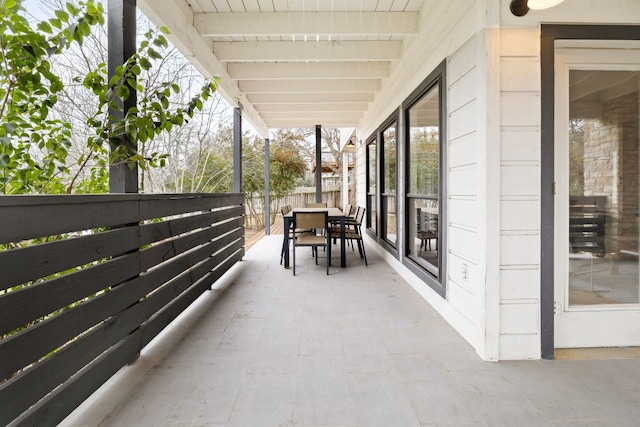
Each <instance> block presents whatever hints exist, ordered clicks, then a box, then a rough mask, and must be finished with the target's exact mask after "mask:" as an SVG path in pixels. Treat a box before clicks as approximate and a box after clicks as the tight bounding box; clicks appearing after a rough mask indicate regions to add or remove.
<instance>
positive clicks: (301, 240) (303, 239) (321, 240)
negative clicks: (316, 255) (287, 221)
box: [296, 234, 327, 246]
mask: <svg viewBox="0 0 640 427" xmlns="http://www.w3.org/2000/svg"><path fill="white" fill-rule="evenodd" d="M326 241H327V238H326V237H325V236H316V235H313V234H301V235H299V236H298V237H297V239H296V245H298V246H303V245H324V244H325V243H326Z"/></svg>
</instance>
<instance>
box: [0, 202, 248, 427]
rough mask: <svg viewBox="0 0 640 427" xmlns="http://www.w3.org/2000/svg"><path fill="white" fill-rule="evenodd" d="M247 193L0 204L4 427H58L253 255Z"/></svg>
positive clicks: (0, 404)
mask: <svg viewBox="0 0 640 427" xmlns="http://www.w3.org/2000/svg"><path fill="white" fill-rule="evenodd" d="M244 218H245V217H244V196H243V195H242V194H236V193H234V194H176V195H139V194H121V195H87V196H2V197H0V224H1V225H0V227H1V228H0V272H1V273H0V425H11V426H14V425H15V426H23V425H38V426H43V425H56V424H58V423H59V422H60V421H61V420H63V419H64V418H65V417H66V416H67V415H68V414H69V413H71V411H73V410H74V409H75V408H76V407H77V406H78V405H80V403H82V402H83V401H84V400H85V399H86V398H87V397H88V396H89V395H91V393H93V392H94V391H95V390H96V389H97V388H98V387H100V386H101V385H102V384H103V383H104V382H106V381H107V380H108V379H109V378H110V377H111V376H112V375H113V374H115V373H116V372H117V371H118V370H119V369H120V368H121V367H122V366H124V365H125V364H127V363H130V362H132V361H134V360H135V359H136V357H137V356H138V354H139V353H140V351H141V350H142V348H143V347H144V346H145V345H146V344H147V343H149V341H151V340H152V339H153V338H154V337H155V336H156V335H157V334H158V333H159V332H160V331H162V329H163V328H164V327H165V326H167V325H168V324H169V323H170V322H171V321H172V320H173V319H175V318H176V317H177V316H178V315H179V314H180V313H181V312H182V311H183V310H184V309H185V308H187V307H188V306H189V304H191V303H192V302H193V301H194V300H195V299H196V298H197V297H198V296H200V295H201V294H202V293H203V292H204V291H206V290H207V289H210V287H211V285H212V284H213V283H214V282H215V281H216V280H217V279H219V278H220V277H221V276H222V275H223V274H224V273H225V272H226V271H227V270H229V268H231V266H233V265H234V264H235V263H236V262H237V261H239V260H240V259H242V257H243V256H244Z"/></svg>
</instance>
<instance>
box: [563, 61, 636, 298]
mask: <svg viewBox="0 0 640 427" xmlns="http://www.w3.org/2000/svg"><path fill="white" fill-rule="evenodd" d="M639 82H640V72H638V71H622V70H606V69H605V70H602V69H573V70H570V71H569V99H570V102H569V159H568V160H569V195H568V197H569V272H568V274H569V305H570V306H580V305H598V304H630V303H638V302H639V301H640V300H639V292H638V291H639V287H640V280H639V277H638V264H639V263H638V256H639V255H640V252H639V246H638V232H639V231H638V218H639V213H640V209H639V204H638V200H639V198H638V194H639V188H638V183H639V176H640V174H639V169H638V168H639V167H640V166H639V162H638V158H639V141H638V121H639V117H640V115H639V110H638V104H639V103H638V100H639V92H638V85H639Z"/></svg>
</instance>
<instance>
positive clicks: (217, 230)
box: [140, 220, 241, 271]
mask: <svg viewBox="0 0 640 427" xmlns="http://www.w3.org/2000/svg"><path fill="white" fill-rule="evenodd" d="M239 221H240V220H232V221H227V222H223V223H220V224H216V225H215V226H213V227H209V228H204V229H200V230H199V231H196V232H194V233H190V234H185V235H183V236H180V237H177V238H175V239H172V240H168V241H163V242H162V243H158V244H157V245H154V246H152V247H150V248H147V249H144V250H143V251H142V254H141V259H140V265H141V269H142V271H146V270H148V269H149V268H151V267H152V266H156V265H159V264H161V263H162V262H164V261H166V260H168V259H170V258H173V257H174V256H176V255H179V254H181V253H184V252H186V251H187V250H189V249H191V248H196V247H198V246H200V245H204V244H206V243H207V242H210V241H212V240H214V239H215V238H216V236H221V235H223V234H226V233H228V232H230V231H233V230H236V229H238V227H239V226H240V225H241V224H240V222H239Z"/></svg>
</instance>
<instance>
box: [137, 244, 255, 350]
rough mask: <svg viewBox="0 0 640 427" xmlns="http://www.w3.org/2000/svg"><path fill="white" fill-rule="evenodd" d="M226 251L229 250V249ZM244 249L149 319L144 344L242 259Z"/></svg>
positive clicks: (143, 337) (145, 325) (144, 327)
mask: <svg viewBox="0 0 640 427" xmlns="http://www.w3.org/2000/svg"><path fill="white" fill-rule="evenodd" d="M226 251H229V249H227V250H226ZM243 254H244V251H243V250H239V251H236V252H235V253H234V254H233V255H232V256H231V257H229V258H227V260H226V261H224V262H223V263H222V264H220V265H219V266H218V267H217V268H216V269H215V270H214V271H212V272H211V273H210V274H209V275H208V276H207V277H204V278H202V279H201V280H200V281H199V282H198V283H196V284H195V285H194V286H192V287H191V288H189V290H187V291H185V292H183V293H182V294H181V295H180V296H179V297H178V298H176V299H175V300H174V301H173V303H172V304H171V305H168V306H167V307H165V308H164V309H163V310H162V311H160V312H158V313H157V314H156V315H155V316H153V317H152V318H150V319H149V321H148V322H147V323H145V324H144V325H142V328H141V330H142V345H143V346H145V345H147V344H148V343H149V342H150V341H151V340H152V339H153V338H155V337H156V335H158V334H159V333H160V332H161V331H162V330H163V329H164V328H165V327H166V326H167V325H168V324H169V323H171V321H172V320H173V319H175V318H176V317H178V315H180V313H182V312H183V311H184V310H185V309H186V308H187V307H188V306H189V305H190V304H191V303H192V302H193V301H195V300H196V299H197V298H198V297H199V296H200V295H201V294H202V293H203V292H204V291H206V290H207V289H209V288H210V287H211V285H212V284H213V283H215V281H216V280H218V279H219V278H220V277H222V275H223V274H224V273H225V272H227V270H229V269H230V268H231V267H232V266H233V265H234V264H235V263H236V262H237V261H239V260H240V259H242V256H243Z"/></svg>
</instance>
